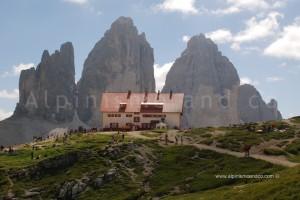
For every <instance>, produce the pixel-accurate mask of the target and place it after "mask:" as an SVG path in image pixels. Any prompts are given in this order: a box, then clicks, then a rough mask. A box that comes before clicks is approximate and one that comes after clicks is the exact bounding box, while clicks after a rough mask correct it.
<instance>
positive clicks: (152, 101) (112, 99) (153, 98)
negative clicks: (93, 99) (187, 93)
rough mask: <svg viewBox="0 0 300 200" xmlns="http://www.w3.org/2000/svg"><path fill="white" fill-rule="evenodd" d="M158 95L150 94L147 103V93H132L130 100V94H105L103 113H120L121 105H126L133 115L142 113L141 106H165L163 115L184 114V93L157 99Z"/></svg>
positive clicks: (161, 95)
mask: <svg viewBox="0 0 300 200" xmlns="http://www.w3.org/2000/svg"><path fill="white" fill-rule="evenodd" d="M157 95H158V94H157V93H148V94H147V100H146V101H145V93H131V95H130V98H127V96H128V93H127V92H126V93H103V94H102V101H101V108H100V109H101V112H119V110H120V104H122V105H124V104H126V108H125V111H123V110H122V112H127V113H133V112H140V110H141V105H154V106H155V105H163V110H162V112H163V113H182V109H183V98H184V94H183V93H173V94H172V98H170V93H160V95H159V99H157Z"/></svg>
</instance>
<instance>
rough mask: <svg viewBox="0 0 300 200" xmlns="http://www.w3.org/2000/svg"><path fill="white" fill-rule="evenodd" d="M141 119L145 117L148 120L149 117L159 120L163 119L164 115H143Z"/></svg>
mask: <svg viewBox="0 0 300 200" xmlns="http://www.w3.org/2000/svg"><path fill="white" fill-rule="evenodd" d="M143 117H147V118H149V117H160V118H165V117H166V115H149V114H145V115H143Z"/></svg>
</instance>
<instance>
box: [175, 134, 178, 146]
mask: <svg viewBox="0 0 300 200" xmlns="http://www.w3.org/2000/svg"><path fill="white" fill-rule="evenodd" d="M175 144H176V145H177V144H178V137H177V135H175Z"/></svg>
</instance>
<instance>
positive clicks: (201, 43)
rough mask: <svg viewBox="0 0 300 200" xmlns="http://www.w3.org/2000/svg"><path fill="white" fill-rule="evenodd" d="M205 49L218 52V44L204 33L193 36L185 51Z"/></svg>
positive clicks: (194, 51) (195, 51) (197, 51)
mask: <svg viewBox="0 0 300 200" xmlns="http://www.w3.org/2000/svg"><path fill="white" fill-rule="evenodd" d="M203 51H210V52H218V47H217V45H216V44H215V43H214V42H213V41H212V40H211V39H209V38H206V37H205V35H204V34H202V33H200V34H199V35H195V36H193V37H192V38H191V39H190V40H189V41H188V43H187V48H186V51H185V53H193V54H194V53H199V52H203Z"/></svg>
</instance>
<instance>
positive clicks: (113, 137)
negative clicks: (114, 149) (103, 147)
mask: <svg viewBox="0 0 300 200" xmlns="http://www.w3.org/2000/svg"><path fill="white" fill-rule="evenodd" d="M111 139H112V143H113V144H115V143H116V138H115V135H112V136H111Z"/></svg>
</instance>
